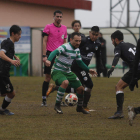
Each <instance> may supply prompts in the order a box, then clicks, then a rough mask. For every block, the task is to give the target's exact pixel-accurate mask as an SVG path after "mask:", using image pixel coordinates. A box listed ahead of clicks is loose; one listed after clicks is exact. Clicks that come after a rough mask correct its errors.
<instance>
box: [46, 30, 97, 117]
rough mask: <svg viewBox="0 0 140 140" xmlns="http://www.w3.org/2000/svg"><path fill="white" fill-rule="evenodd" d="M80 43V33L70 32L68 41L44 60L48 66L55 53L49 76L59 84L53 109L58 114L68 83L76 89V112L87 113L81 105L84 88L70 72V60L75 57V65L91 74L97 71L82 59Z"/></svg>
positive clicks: (60, 111) (60, 112)
mask: <svg viewBox="0 0 140 140" xmlns="http://www.w3.org/2000/svg"><path fill="white" fill-rule="evenodd" d="M80 43H81V35H80V33H76V32H74V33H72V34H71V38H70V42H69V43H67V44H63V45H62V46H60V47H58V49H56V50H55V51H53V52H52V53H51V54H50V56H49V57H48V59H47V60H46V66H50V65H51V62H52V60H53V58H54V57H55V56H56V55H57V57H56V59H55V63H54V66H53V71H52V74H51V76H52V79H53V80H54V81H55V83H56V85H59V86H60V87H59V88H58V91H57V97H56V104H55V107H54V109H55V111H56V112H57V113H59V114H63V112H62V110H61V108H60V103H61V101H62V99H63V96H64V94H65V91H66V88H67V87H68V85H69V84H70V86H71V87H73V88H74V89H76V91H77V97H78V104H77V108H76V110H77V112H82V113H83V114H89V112H88V111H86V110H84V109H83V107H82V106H83V91H84V88H83V86H82V84H81V82H80V80H79V79H78V77H77V76H76V75H75V74H74V73H73V72H71V65H72V62H73V60H74V59H75V60H76V62H77V65H79V66H80V67H81V68H82V69H83V70H85V71H86V72H89V73H90V74H92V75H96V74H97V73H96V72H95V71H94V70H92V69H89V68H88V67H87V66H86V65H85V63H84V62H83V61H82V58H81V56H80V51H79V45H80Z"/></svg>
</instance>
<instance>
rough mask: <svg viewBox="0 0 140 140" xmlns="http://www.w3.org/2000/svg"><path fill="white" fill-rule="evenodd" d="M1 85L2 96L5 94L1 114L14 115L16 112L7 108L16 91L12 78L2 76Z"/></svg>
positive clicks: (0, 108)
mask: <svg viewBox="0 0 140 140" xmlns="http://www.w3.org/2000/svg"><path fill="white" fill-rule="evenodd" d="M0 86H1V95H2V96H3V95H5V97H4V99H3V103H2V105H1V107H0V114H1V115H14V113H12V112H10V111H9V110H7V109H6V108H7V107H8V106H9V104H10V103H11V101H12V99H13V98H14V96H15V92H14V89H13V86H12V83H11V81H10V79H9V78H6V77H5V78H1V82H0Z"/></svg>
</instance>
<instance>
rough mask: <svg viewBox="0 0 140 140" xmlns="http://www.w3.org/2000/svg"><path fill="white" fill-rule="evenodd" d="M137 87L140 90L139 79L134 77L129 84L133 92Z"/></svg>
mask: <svg viewBox="0 0 140 140" xmlns="http://www.w3.org/2000/svg"><path fill="white" fill-rule="evenodd" d="M135 86H136V87H137V88H138V78H134V77H132V80H131V82H130V84H129V89H130V90H131V91H133V90H134V87H135Z"/></svg>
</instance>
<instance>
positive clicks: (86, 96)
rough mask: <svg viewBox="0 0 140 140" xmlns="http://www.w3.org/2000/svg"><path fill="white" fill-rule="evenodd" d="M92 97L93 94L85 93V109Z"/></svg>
mask: <svg viewBox="0 0 140 140" xmlns="http://www.w3.org/2000/svg"><path fill="white" fill-rule="evenodd" d="M90 97H91V92H88V91H84V102H83V107H87V104H88V102H89V99H90Z"/></svg>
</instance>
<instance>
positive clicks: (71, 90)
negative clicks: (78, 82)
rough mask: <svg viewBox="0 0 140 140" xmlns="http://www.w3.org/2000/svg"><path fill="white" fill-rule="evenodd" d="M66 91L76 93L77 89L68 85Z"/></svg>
mask: <svg viewBox="0 0 140 140" xmlns="http://www.w3.org/2000/svg"><path fill="white" fill-rule="evenodd" d="M66 93H76V90H75V89H74V88H71V87H70V86H68V87H67V88H66Z"/></svg>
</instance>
